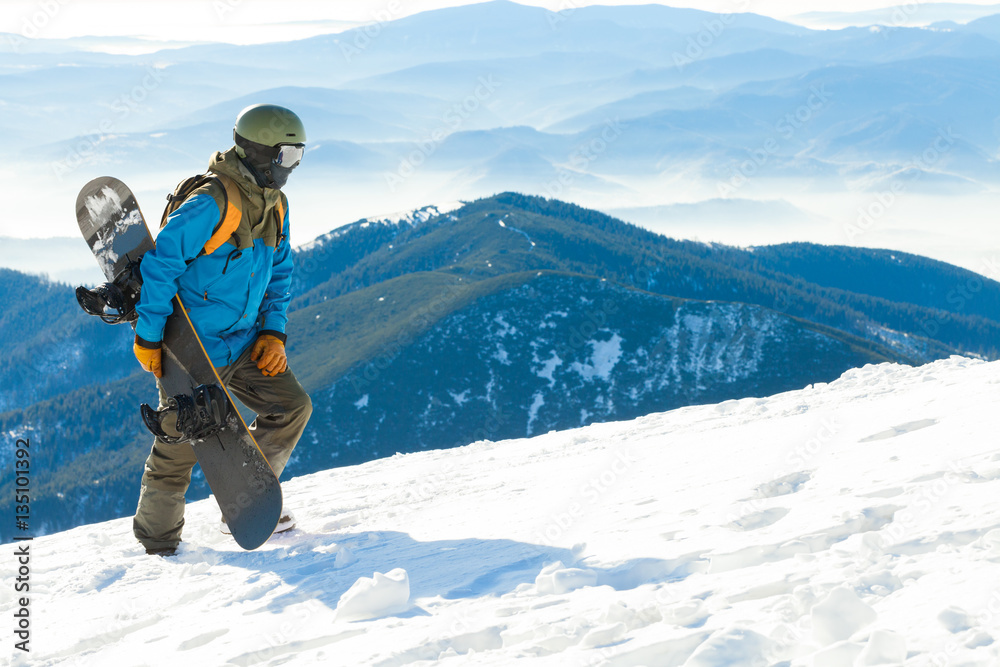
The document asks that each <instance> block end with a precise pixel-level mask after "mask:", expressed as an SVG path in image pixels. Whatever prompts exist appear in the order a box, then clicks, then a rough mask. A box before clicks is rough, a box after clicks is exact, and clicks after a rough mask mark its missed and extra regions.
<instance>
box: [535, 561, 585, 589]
mask: <svg viewBox="0 0 1000 667" xmlns="http://www.w3.org/2000/svg"><path fill="white" fill-rule="evenodd" d="M596 585H597V573H596V572H594V571H593V570H581V569H580V568H575V567H566V566H565V565H563V564H562V562H560V561H556V562H555V563H552V564H551V565H547V566H546V567H545V568H543V569H542V571H541V572H539V573H538V576H537V577H535V588H537V589H538V592H539V593H540V594H542V595H562V594H563V593H569V592H570V591H575V590H576V589H578V588H583V587H584V586H596Z"/></svg>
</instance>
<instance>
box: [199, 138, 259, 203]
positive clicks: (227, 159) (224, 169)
mask: <svg viewBox="0 0 1000 667" xmlns="http://www.w3.org/2000/svg"><path fill="white" fill-rule="evenodd" d="M208 170H209V171H210V172H212V173H214V174H223V175H225V176H228V177H229V178H231V179H232V180H233V181H234V182H235V183H236V184H237V185H238V186H239V188H240V190H242V191H243V194H244V195H246V196H247V197H248V198H251V199H252V198H254V197H260V196H262V195H263V194H264V188H262V187H260V186H259V185H257V179H255V178H254V177H253V174H251V173H250V170H249V169H247V168H246V167H245V166H244V165H243V163H242V162H240V156H239V155H237V154H236V146H233V147H232V148H230V149H229V150H227V151H225V152H217V153H216V154H215V155H213V156H212V159H211V160H209V163H208ZM269 189H270V188H269Z"/></svg>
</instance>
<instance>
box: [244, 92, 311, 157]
mask: <svg viewBox="0 0 1000 667" xmlns="http://www.w3.org/2000/svg"><path fill="white" fill-rule="evenodd" d="M233 134H234V138H237V141H236V145H237V146H239V145H240V143H242V142H240V141H239V139H238V138H239V137H242V138H243V139H246V140H248V141H252V142H254V143H255V144H261V145H263V146H277V145H278V144H304V143H305V142H306V129H305V127H303V125H302V121H301V120H300V119H299V117H298V116H296V115H295V113H294V112H293V111H291V110H289V109H286V108H285V107H279V106H277V105H276V104H254V105H253V106H249V107H247V108H246V109H244V110H243V111H241V112H240V115H239V116H237V117H236V126H235V127H234V128H233ZM240 157H245V155H240Z"/></svg>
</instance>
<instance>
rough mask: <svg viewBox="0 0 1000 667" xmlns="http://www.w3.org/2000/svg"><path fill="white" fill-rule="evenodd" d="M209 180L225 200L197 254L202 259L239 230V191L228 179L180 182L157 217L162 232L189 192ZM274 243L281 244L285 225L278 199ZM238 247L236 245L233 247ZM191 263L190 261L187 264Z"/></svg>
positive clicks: (213, 176) (194, 178)
mask: <svg viewBox="0 0 1000 667" xmlns="http://www.w3.org/2000/svg"><path fill="white" fill-rule="evenodd" d="M213 179H217V180H218V181H219V182H220V183H221V184H222V186H223V191H224V192H225V196H226V203H225V207H224V210H223V212H222V214H221V215H220V217H219V222H218V223H217V224H216V225H215V231H213V232H212V236H211V238H209V239H208V243H206V244H205V247H204V248H202V249H201V252H199V253H198V257H201V256H202V255H210V254H211V253H213V252H215V251H216V250H218V249H219V248H220V247H221V246H222V245H223V244H224V243H225V242H226V241H228V240H229V239H230V238H232V237H233V236H235V235H236V230H237V229H238V228H239V226H240V220H242V219H243V210H242V209H241V208H240V203H241V202H242V198H241V196H240V190H239V188H238V187H237V186H236V184H235V183H234V182H233V180H232V179H231V178H229V177H228V176H225V175H223V174H212V173H205V174H198V175H197V176H191V177H189V178H186V179H184V180H183V181H181V182H180V183H179V184H178V185H177V187H176V188H174V191H173V193H172V194H169V195H167V205H166V207H165V208H164V209H163V215H162V216H160V229H163V228H164V227H165V226H166V224H167V218H169V217H170V214H171V213H173V212H174V211H176V210H177V209H178V208H180V206H181V204H183V203H184V201H185V200H186V199H187V198H188V197H189V196H190V195H191V193H192V192H194V191H195V190H197V189H198V188H200V187H202V186H204V185H207V184H208V183H211V182H212V180H213ZM277 208H278V241H277V243H278V244H280V243H281V239H282V238H283V236H282V231H283V230H282V227H283V226H284V224H285V206H284V204H283V203H282V199H281V197H279V198H278V204H277ZM237 245H238V243H237ZM193 261H194V260H190V261H189V262H188V263H189V264H190V263H191V262H193Z"/></svg>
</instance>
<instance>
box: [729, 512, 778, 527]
mask: <svg viewBox="0 0 1000 667" xmlns="http://www.w3.org/2000/svg"><path fill="white" fill-rule="evenodd" d="M790 511H791V510H789V509H788V508H787V507H772V508H771V509H766V510H761V511H759V512H751V513H750V514H746V515H744V516H741V517H740V518H738V519H736V520H735V521H732V522H730V524H729V527H730V528H732V529H733V530H760V529H761V528H766V527H768V526H770V525H772V524H775V523H777V522H778V521H780V520H781V519H783V518H784V517H785V515H787V514H788V513H789V512H790Z"/></svg>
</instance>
